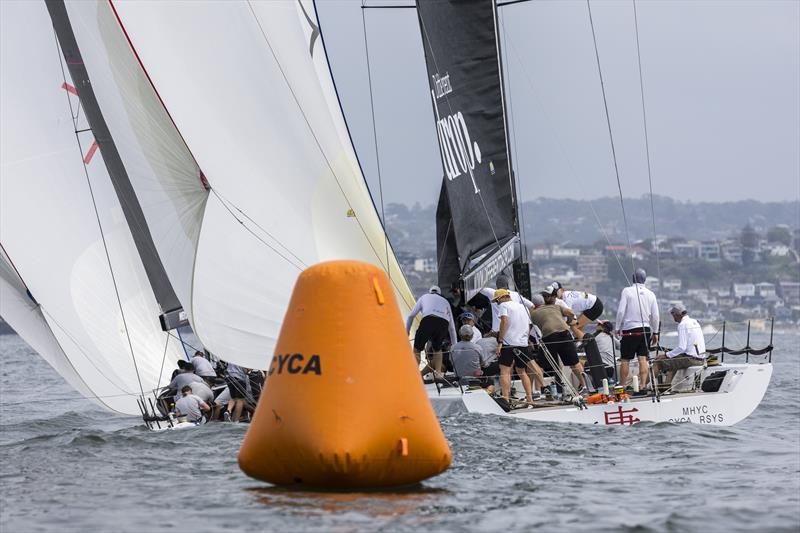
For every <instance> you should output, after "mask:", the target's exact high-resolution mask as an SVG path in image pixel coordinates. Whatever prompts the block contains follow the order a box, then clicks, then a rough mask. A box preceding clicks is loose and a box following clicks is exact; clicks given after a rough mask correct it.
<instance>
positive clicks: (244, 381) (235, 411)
mask: <svg viewBox="0 0 800 533" xmlns="http://www.w3.org/2000/svg"><path fill="white" fill-rule="evenodd" d="M225 381H226V382H227V383H228V391H230V395H231V398H230V400H228V413H229V414H230V418H231V422H238V421H239V419H240V418H241V416H242V411H243V410H244V409H245V408H246V407H247V401H246V398H247V385H248V381H249V380H248V377H247V371H246V370H245V369H244V368H242V367H240V366H239V365H235V364H233V363H228V378H227V379H226V380H225Z"/></svg>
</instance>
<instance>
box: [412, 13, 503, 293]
mask: <svg viewBox="0 0 800 533" xmlns="http://www.w3.org/2000/svg"><path fill="white" fill-rule="evenodd" d="M496 9H497V7H496V5H495V2H493V1H491V0H417V14H418V17H419V24H420V32H421V34H422V42H423V47H424V50H425V61H426V64H427V69H428V83H429V86H430V96H431V102H432V105H433V114H434V119H435V125H436V134H437V138H438V141H439V152H440V154H441V160H442V170H443V172H444V178H443V180H444V185H443V187H442V193H441V196H440V198H439V204H438V208H437V213H436V226H437V228H436V234H437V248H438V254H437V255H438V260H439V264H438V271H439V284H440V285H441V286H442V288H443V289H445V290H446V289H447V288H448V287H450V286H451V285H452V284H453V283H456V282H461V283H463V286H464V288H465V289H466V294H465V296H466V298H467V299H469V298H470V297H471V296H472V295H474V294H475V292H476V291H478V290H479V289H481V288H482V287H484V286H486V285H487V284H488V283H489V282H490V281H491V280H493V279H494V277H495V276H497V274H499V273H500V272H501V271H502V270H503V269H504V268H506V267H507V266H508V265H509V264H511V263H512V262H513V261H514V260H515V259H517V258H518V257H519V238H518V224H517V212H516V211H517V207H516V201H515V190H514V184H513V181H512V173H511V168H510V167H511V164H510V160H509V151H508V143H507V131H506V122H505V113H504V104H503V82H502V72H501V67H500V55H499V54H500V52H499V48H498V40H497V17H496Z"/></svg>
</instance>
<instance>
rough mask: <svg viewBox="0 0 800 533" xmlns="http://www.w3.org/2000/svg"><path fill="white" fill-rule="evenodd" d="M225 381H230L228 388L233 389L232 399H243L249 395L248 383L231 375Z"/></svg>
mask: <svg viewBox="0 0 800 533" xmlns="http://www.w3.org/2000/svg"><path fill="white" fill-rule="evenodd" d="M225 381H226V382H227V383H228V390H229V391H231V400H237V399H240V398H242V399H243V398H245V397H246V396H247V383H245V382H244V381H242V380H241V379H236V378H231V377H229V378H228V379H226V380H225Z"/></svg>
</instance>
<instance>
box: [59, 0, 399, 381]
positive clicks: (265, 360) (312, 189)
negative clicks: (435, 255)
mask: <svg viewBox="0 0 800 533" xmlns="http://www.w3.org/2000/svg"><path fill="white" fill-rule="evenodd" d="M113 10H116V13H115V15H117V16H118V19H119V25H120V28H118V33H117V34H116V37H114V36H113V33H108V32H107V29H108V28H107V26H108V20H109V13H110V12H111V11H113ZM69 12H70V17H71V18H74V21H73V23H74V28H75V33H76V36H77V38H78V41H79V43H80V44H81V46H82V49H83V50H84V54H85V62H86V66H87V69H88V71H89V75H90V77H91V78H92V80H93V86H94V87H95V90H96V92H97V94H98V100H99V101H100V104H101V107H104V110H105V109H109V108H110V105H111V104H113V103H114V100H115V99H121V100H123V103H121V104H119V105H118V107H119V109H124V110H125V112H127V113H131V112H132V111H133V112H134V113H133V114H137V113H139V112H143V113H145V114H147V113H150V114H152V113H153V112H154V110H153V108H152V106H151V105H150V104H151V103H152V101H153V98H152V95H148V94H146V91H145V90H144V89H143V88H142V84H141V81H142V80H143V79H144V78H143V76H142V74H143V73H144V72H146V73H147V75H148V76H149V78H150V80H151V81H152V84H153V88H154V89H155V91H157V94H158V96H159V97H160V99H161V100H162V101H163V104H164V106H165V109H166V110H167V111H168V112H169V116H170V117H171V119H172V120H173V121H174V124H175V126H176V128H177V132H179V134H180V136H181V137H182V138H183V140H184V141H185V143H186V146H187V147H188V150H189V151H190V152H191V154H192V155H193V156H194V160H195V161H196V163H197V165H198V167H199V168H200V169H202V171H203V173H204V175H205V177H206V178H207V180H208V182H209V183H210V185H211V188H212V192H211V194H210V195H209V196H208V200H207V203H206V205H205V211H204V212H203V216H202V220H201V221H198V220H197V218H196V217H195V216H194V215H192V216H191V217H189V216H187V217H186V220H189V221H190V222H191V224H193V225H195V226H196V228H195V229H194V230H192V231H195V230H196V231H199V237H198V238H197V245H196V254H195V258H194V264H193V271H192V274H191V295H190V297H189V299H188V300H187V299H185V298H183V297H182V302H183V304H184V306H185V307H186V308H187V309H189V310H190V313H191V318H192V323H193V327H194V329H195V331H196V332H197V334H198V336H199V337H200V339H201V340H202V342H203V343H204V345H205V346H206V347H207V348H208V349H210V350H211V351H212V352H214V353H216V354H217V355H219V356H220V357H222V358H223V359H226V360H229V361H233V362H236V363H239V364H242V365H244V366H248V367H255V368H266V366H267V365H268V364H269V359H270V357H271V355H272V353H273V349H274V345H275V341H276V338H277V335H278V332H279V328H280V323H281V320H282V319H283V315H284V312H285V309H286V306H287V305H288V300H289V296H290V293H291V290H292V287H293V285H294V281H295V279H296V278H297V275H298V274H299V273H300V271H301V270H302V269H303V268H305V267H306V266H309V265H311V264H314V263H317V262H319V261H324V260H330V259H358V260H363V261H368V262H371V263H374V264H376V265H380V266H382V267H383V268H385V269H387V270H388V272H389V274H390V276H391V278H392V280H393V283H394V285H395V289H396V294H397V297H398V301H399V302H400V305H401V308H402V311H403V312H407V311H408V310H409V309H410V307H411V306H412V305H413V303H414V302H413V300H412V296H411V293H410V290H409V289H408V286H407V284H406V282H405V279H404V277H403V275H402V273H401V271H400V268H399V265H398V263H397V261H396V259H395V257H394V253H393V251H392V250H391V249H390V247H389V246H388V242H387V239H386V236H385V233H384V231H383V227H382V225H381V223H380V219H379V218H378V215H377V213H376V211H375V207H374V204H373V203H372V199H371V198H370V195H369V191H368V190H367V188H366V185H365V181H364V178H363V175H362V173H361V170H360V168H359V165H358V161H357V159H356V156H355V153H354V150H353V147H352V144H351V142H350V139H349V135H348V133H347V128H346V125H345V123H344V118H343V116H342V113H341V109H340V107H339V105H338V99H337V97H336V93H335V90H334V88H333V84H332V80H331V77H330V72H329V70H328V65H327V58H326V56H325V50H324V48H323V46H322V42H321V40H320V39H319V33H318V31H317V19H316V13H315V10H314V7H313V5H312V4H311V3H310V2H303V3H302V4H301V3H300V2H291V1H287V2H253V3H246V2H208V3H178V2H124V3H123V2H119V3H109V4H107V3H105V2H103V3H101V4H85V3H81V2H76V3H74V4H70V5H69ZM121 39H125V40H128V39H129V40H130V45H129V46H130V49H128V50H127V51H126V50H125V49H124V47H123V48H120V47H119V46H118V44H119V41H120V40H121ZM89 49H91V52H90V51H89ZM139 60H140V61H141V65H142V67H143V71H142V74H139V75H136V76H134V75H131V74H130V69H131V67H130V64H131V63H132V62H133V61H137V62H138V61H139ZM121 65H126V66H124V67H123V66H121ZM115 73H116V74H115ZM120 73H124V75H121V74H120ZM134 81H135V83H134ZM131 85H135V86H136V88H138V89H133V88H131ZM135 90H139V91H140V92H139V94H138V95H137V94H136V93H135ZM115 93H116V94H117V96H114V95H115ZM119 95H122V96H121V97H120V96H119ZM129 98H134V99H135V98H140V99H141V100H147V101H148V102H150V103H148V104H146V105H142V106H141V107H139V108H137V107H136V106H135V105H132V104H131V103H130V102H128V103H127V104H126V103H125V102H124V101H125V100H127V99H129ZM143 110H144V111H143ZM109 115H110V116H109V119H108V120H109V127H110V129H111V131H112V133H113V134H114V135H115V136H117V135H120V139H122V138H128V139H130V138H131V136H130V135H127V134H125V133H124V132H123V130H124V129H125V128H128V129H129V130H130V129H135V128H134V126H130V125H128V126H126V125H125V124H124V123H123V122H124V121H122V120H116V119H118V118H120V117H122V113H119V116H116V115H117V113H116V112H114V113H111V112H109ZM112 115H113V116H112ZM128 120H129V122H131V123H136V121H137V120H138V119H135V118H131V117H130V116H129V118H128ZM118 132H119V133H118ZM166 146H167V147H172V148H171V149H175V150H178V151H182V148H181V147H180V146H177V144H176V143H169V144H167V145H166ZM137 149H138V150H139V151H141V152H146V151H147V150H146V147H144V146H143V144H141V143H140V146H139V147H138V148H137ZM122 155H123V159H127V158H130V157H132V156H131V155H130V154H122ZM144 159H147V158H144ZM176 160H180V161H181V162H182V164H183V165H185V166H186V169H184V170H183V171H182V172H181V173H179V174H181V175H183V176H186V177H187V178H193V176H192V174H193V172H192V171H191V165H187V164H186V163H187V162H188V158H187V157H186V156H185V154H184V155H181V156H180V157H177V158H176ZM187 169H188V170H187ZM150 170H152V172H151V173H149V174H146V177H145V178H142V177H141V176H140V175H138V174H137V173H131V181H132V183H133V185H134V188H135V189H136V192H137V196H140V198H141V199H142V209H143V211H144V213H145V216H146V217H147V220H148V224H149V225H151V227H155V226H156V225H157V224H158V222H159V217H163V216H164V213H165V211H166V210H162V211H159V210H158V209H157V206H154V203H153V202H150V201H146V200H145V199H144V198H143V194H142V193H141V192H140V191H141V190H142V188H143V187H146V186H147V183H150V181H149V180H151V179H152V178H151V177H152V176H156V177H157V178H158V179H159V180H162V181H163V178H162V176H161V175H160V173H161V170H159V169H157V168H151V169H150ZM166 192H167V193H168V192H169V191H166ZM187 204H191V202H187ZM198 205H199V204H198ZM170 208H171V209H173V212H172V213H171V214H169V215H168V217H170V218H169V221H168V223H172V222H170V221H172V220H174V218H175V213H176V212H177V211H180V210H175V205H174V203H173V205H172V206H171V207H170ZM185 212H188V210H185ZM192 231H187V232H186V233H187V234H192V235H193V233H192ZM153 238H154V240H155V241H156V243H157V247H158V249H159V253H162V248H163V247H164V243H163V242H161V243H159V240H160V239H162V238H163V231H159V230H154V231H153ZM168 245H169V244H167V246H168ZM162 257H163V253H162ZM164 266H165V268H166V269H167V273H168V275H169V277H170V279H171V280H172V281H173V285H174V286H175V287H176V291H177V290H178V289H177V287H178V286H179V285H180V284H181V282H180V280H181V279H182V278H184V277H185V276H186V275H187V271H186V268H185V265H184V266H181V265H179V264H178V262H171V261H169V260H165V261H164ZM180 294H181V293H180V292H179V295H180ZM357 311H358V310H354V316H355V314H356V313H357Z"/></svg>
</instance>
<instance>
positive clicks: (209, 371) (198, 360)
mask: <svg viewBox="0 0 800 533" xmlns="http://www.w3.org/2000/svg"><path fill="white" fill-rule="evenodd" d="M192 364H193V365H194V373H195V374H197V375H198V376H200V377H201V378H203V379H204V380H205V382H206V383H207V384H208V386H209V387H212V386H213V385H214V380H216V378H217V372H216V371H215V370H214V367H213V366H212V365H211V362H209V360H208V359H206V358H205V354H204V353H203V352H201V351H200V350H197V351H196V352H194V357H192Z"/></svg>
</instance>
